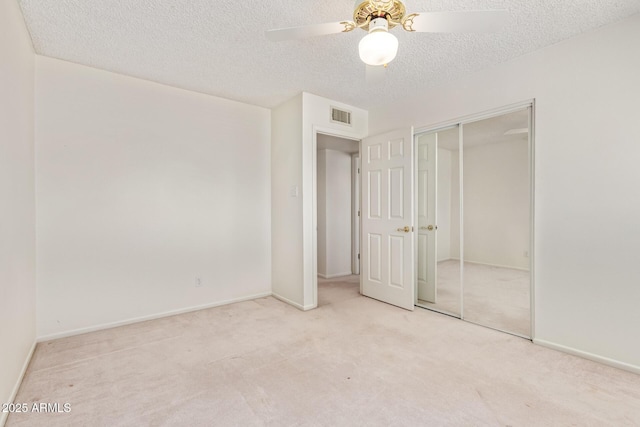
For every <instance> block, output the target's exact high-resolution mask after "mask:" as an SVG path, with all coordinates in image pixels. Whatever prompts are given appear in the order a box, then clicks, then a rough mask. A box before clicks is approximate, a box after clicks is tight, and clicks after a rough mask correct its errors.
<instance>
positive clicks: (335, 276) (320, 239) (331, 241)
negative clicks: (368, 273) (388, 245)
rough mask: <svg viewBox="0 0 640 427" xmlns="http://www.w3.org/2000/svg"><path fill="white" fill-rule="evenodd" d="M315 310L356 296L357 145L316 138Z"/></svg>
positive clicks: (322, 136)
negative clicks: (317, 307)
mask: <svg viewBox="0 0 640 427" xmlns="http://www.w3.org/2000/svg"><path fill="white" fill-rule="evenodd" d="M316 142H317V144H316V147H317V150H316V218H317V222H316V224H317V226H316V236H317V237H316V262H317V264H316V265H317V268H316V271H317V277H316V288H317V289H318V296H317V299H316V301H317V303H318V306H321V305H325V304H327V303H328V302H329V301H336V300H343V299H346V298H349V297H350V296H354V294H355V295H357V294H358V293H359V282H360V280H359V277H358V275H359V273H360V259H359V255H360V254H359V252H360V217H359V214H360V179H359V170H360V141H358V140H354V139H349V138H344V137H339V136H335V135H329V134H325V133H320V132H318V133H316Z"/></svg>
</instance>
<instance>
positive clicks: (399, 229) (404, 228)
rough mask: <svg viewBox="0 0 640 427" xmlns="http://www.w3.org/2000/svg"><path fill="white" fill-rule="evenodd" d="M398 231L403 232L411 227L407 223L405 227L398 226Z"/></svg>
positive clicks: (408, 230) (406, 231)
mask: <svg viewBox="0 0 640 427" xmlns="http://www.w3.org/2000/svg"><path fill="white" fill-rule="evenodd" d="M398 231H403V232H405V233H408V232H410V231H411V227H409V226H408V225H407V226H406V227H403V228H398Z"/></svg>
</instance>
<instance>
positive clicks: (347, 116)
mask: <svg viewBox="0 0 640 427" xmlns="http://www.w3.org/2000/svg"><path fill="white" fill-rule="evenodd" d="M331 121H332V122H334V123H342V124H344V125H349V126H351V111H344V110H339V109H337V108H335V107H331Z"/></svg>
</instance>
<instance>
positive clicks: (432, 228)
mask: <svg viewBox="0 0 640 427" xmlns="http://www.w3.org/2000/svg"><path fill="white" fill-rule="evenodd" d="M437 229H438V226H437V225H428V226H427V227H420V230H429V231H433V230H437Z"/></svg>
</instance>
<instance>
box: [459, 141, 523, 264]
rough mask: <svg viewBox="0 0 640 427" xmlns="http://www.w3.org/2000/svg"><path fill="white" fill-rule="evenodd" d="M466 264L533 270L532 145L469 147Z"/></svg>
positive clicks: (513, 143) (466, 163)
mask: <svg viewBox="0 0 640 427" xmlns="http://www.w3.org/2000/svg"><path fill="white" fill-rule="evenodd" d="M463 156H464V160H463V167H464V171H463V177H464V185H463V192H464V197H463V206H464V223H463V224H464V260H465V261H470V262H477V263H481V264H490V265H497V266H504V267H513V268H519V269H523V270H529V258H528V257H527V256H525V252H528V251H529V233H530V229H529V212H530V202H529V201H530V194H529V145H528V141H527V140H526V138H525V139H519V140H514V141H504V142H497V143H490V144H484V145H478V146H471V147H465V148H464V152H463Z"/></svg>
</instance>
